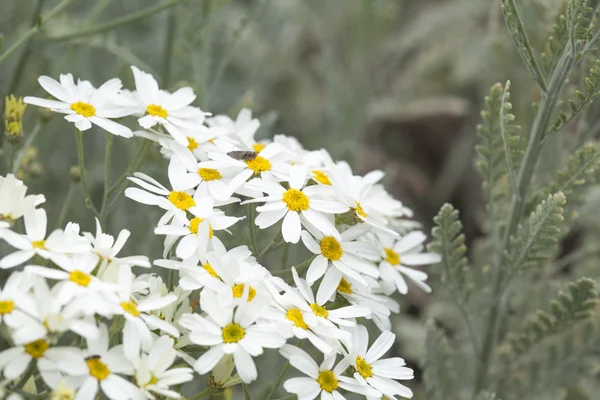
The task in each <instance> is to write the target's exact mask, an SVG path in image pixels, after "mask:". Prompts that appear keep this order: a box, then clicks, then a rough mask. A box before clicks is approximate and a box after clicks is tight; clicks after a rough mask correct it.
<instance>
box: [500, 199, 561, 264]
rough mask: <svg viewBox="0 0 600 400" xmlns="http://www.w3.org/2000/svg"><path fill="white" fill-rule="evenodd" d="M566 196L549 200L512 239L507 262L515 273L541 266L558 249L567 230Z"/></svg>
mask: <svg viewBox="0 0 600 400" xmlns="http://www.w3.org/2000/svg"><path fill="white" fill-rule="evenodd" d="M565 204H566V197H565V195H564V194H563V193H562V192H559V193H556V194H553V195H550V196H548V198H547V199H546V200H544V201H542V202H541V203H540V204H539V205H538V206H537V207H536V209H535V210H534V211H533V212H532V213H531V214H530V216H529V218H528V220H527V222H526V223H525V225H524V226H523V225H520V226H519V228H518V229H517V232H516V233H515V235H514V236H512V237H511V246H510V250H509V251H508V252H507V254H506V261H507V263H508V265H509V268H511V269H512V270H518V269H525V268H531V267H535V266H537V265H538V264H539V263H540V262H542V261H544V260H546V259H547V258H548V257H550V256H551V255H553V254H554V253H555V252H556V251H557V249H558V240H559V238H560V236H561V233H562V231H563V228H564V217H563V213H564V210H563V206H564V205H565Z"/></svg>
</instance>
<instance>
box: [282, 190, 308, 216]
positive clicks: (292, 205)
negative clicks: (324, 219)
mask: <svg viewBox="0 0 600 400" xmlns="http://www.w3.org/2000/svg"><path fill="white" fill-rule="evenodd" d="M283 202H284V203H285V205H286V206H287V208H288V210H290V211H306V210H308V206H309V205H310V200H309V198H308V196H307V195H305V194H304V193H302V192H301V191H299V190H298V189H288V190H287V191H286V192H285V193H284V194H283Z"/></svg>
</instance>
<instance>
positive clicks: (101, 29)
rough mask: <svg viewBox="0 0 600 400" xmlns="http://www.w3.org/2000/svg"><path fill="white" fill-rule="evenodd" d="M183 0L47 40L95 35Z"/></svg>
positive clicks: (157, 5)
mask: <svg viewBox="0 0 600 400" xmlns="http://www.w3.org/2000/svg"><path fill="white" fill-rule="evenodd" d="M182 1H185V0H169V1H165V2H164V3H161V4H156V5H154V6H152V7H147V8H144V9H142V10H140V11H137V12H133V13H131V14H128V15H125V16H122V17H120V18H115V19H113V20H112V21H110V22H106V23H103V24H98V25H96V26H92V27H91V28H85V29H82V30H79V31H76V32H69V33H65V34H62V35H56V36H48V37H47V39H48V40H52V41H61V40H69V39H79V38H81V37H82V36H89V35H95V34H97V33H102V32H106V31H109V30H111V29H115V28H118V27H119V26H122V25H126V24H129V23H130V22H133V21H137V20H138V19H142V18H146V17H149V16H151V15H153V14H156V13H158V12H161V11H163V10H166V9H167V8H170V7H173V6H174V5H176V4H177V3H181V2H182Z"/></svg>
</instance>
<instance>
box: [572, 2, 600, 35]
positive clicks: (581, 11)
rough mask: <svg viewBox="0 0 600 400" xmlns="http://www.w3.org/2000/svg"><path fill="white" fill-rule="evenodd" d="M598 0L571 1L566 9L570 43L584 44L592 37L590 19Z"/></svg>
mask: <svg viewBox="0 0 600 400" xmlns="http://www.w3.org/2000/svg"><path fill="white" fill-rule="evenodd" d="M599 4H600V0H571V1H569V6H568V7H567V26H568V28H569V36H570V39H571V42H573V43H575V41H581V42H586V41H588V40H589V39H590V38H591V36H592V27H593V25H592V19H593V17H594V13H595V12H596V9H597V8H598V5H599Z"/></svg>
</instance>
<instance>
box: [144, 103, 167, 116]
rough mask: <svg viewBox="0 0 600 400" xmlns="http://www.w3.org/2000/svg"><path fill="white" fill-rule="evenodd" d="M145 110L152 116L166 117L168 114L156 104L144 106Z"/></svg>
mask: <svg viewBox="0 0 600 400" xmlns="http://www.w3.org/2000/svg"><path fill="white" fill-rule="evenodd" d="M146 111H147V112H148V114H150V115H152V116H153V117H160V118H167V117H168V116H169V113H168V112H167V110H165V109H164V108H162V107H161V106H159V105H157V104H150V105H149V106H148V107H146Z"/></svg>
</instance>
